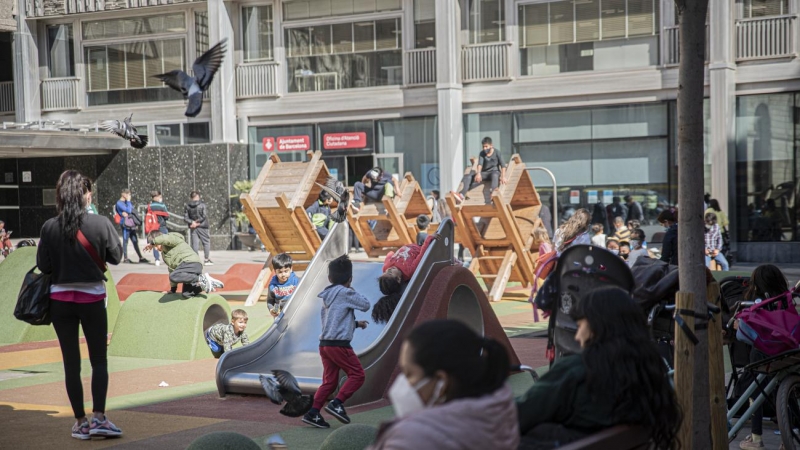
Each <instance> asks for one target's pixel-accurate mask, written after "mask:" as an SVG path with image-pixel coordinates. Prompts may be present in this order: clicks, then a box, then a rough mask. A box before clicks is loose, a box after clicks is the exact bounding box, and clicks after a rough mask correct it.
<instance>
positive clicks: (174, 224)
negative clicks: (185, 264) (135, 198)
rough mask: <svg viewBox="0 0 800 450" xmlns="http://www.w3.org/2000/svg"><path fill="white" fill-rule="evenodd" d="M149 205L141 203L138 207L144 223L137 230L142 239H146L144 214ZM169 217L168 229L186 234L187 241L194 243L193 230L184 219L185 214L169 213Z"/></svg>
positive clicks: (137, 209) (137, 210)
mask: <svg viewBox="0 0 800 450" xmlns="http://www.w3.org/2000/svg"><path fill="white" fill-rule="evenodd" d="M147 207H148V205H139V206H137V207H136V212H137V213H138V214H139V218H140V219H141V220H142V224H141V225H140V226H139V227H138V229H137V230H136V231H137V233H138V234H140V235H141V237H142V239H144V240H146V239H147V236H145V233H144V216H145V215H146V214H147ZM168 214H169V218H168V219H167V230H169V231H179V232H182V233H183V234H185V235H186V242H187V243H189V244H191V243H192V234H191V233H192V231H191V229H189V226H188V225H186V222H184V220H183V216H182V215H180V214H175V213H168Z"/></svg>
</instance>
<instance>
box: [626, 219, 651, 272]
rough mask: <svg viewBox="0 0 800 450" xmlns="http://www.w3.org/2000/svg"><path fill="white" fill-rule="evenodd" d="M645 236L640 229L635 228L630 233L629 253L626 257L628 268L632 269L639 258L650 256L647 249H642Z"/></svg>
mask: <svg viewBox="0 0 800 450" xmlns="http://www.w3.org/2000/svg"><path fill="white" fill-rule="evenodd" d="M644 240H645V234H644V231H642V229H641V228H636V229H635V230H633V231H631V251H630V254H629V255H628V267H633V265H634V264H636V260H637V259H639V258H640V257H647V256H650V255H649V254H648V253H647V249H646V248H644Z"/></svg>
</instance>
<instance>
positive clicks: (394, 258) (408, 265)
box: [383, 234, 435, 281]
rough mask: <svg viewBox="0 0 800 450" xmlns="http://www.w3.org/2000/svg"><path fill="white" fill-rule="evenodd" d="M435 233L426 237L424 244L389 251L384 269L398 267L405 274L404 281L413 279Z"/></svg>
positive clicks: (384, 262)
mask: <svg viewBox="0 0 800 450" xmlns="http://www.w3.org/2000/svg"><path fill="white" fill-rule="evenodd" d="M434 237H435V235H433V234H432V235H429V236H428V237H427V238H425V243H424V244H423V245H417V244H409V245H404V246H402V247H400V248H399V249H398V250H397V251H396V252H389V254H388V255H386V259H385V260H384V261H383V271H384V272H386V271H387V270H389V269H391V268H392V267H396V268H398V269H400V272H402V274H403V281H409V280H411V277H413V276H414V272H415V271H416V270H417V266H418V265H419V262H420V260H422V257H423V256H424V255H425V250H427V249H428V246H429V245H431V242H432V241H433V239H434Z"/></svg>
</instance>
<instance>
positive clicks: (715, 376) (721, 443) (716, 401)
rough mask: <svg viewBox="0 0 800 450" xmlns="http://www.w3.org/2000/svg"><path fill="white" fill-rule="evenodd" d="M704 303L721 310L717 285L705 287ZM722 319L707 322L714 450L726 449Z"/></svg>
mask: <svg viewBox="0 0 800 450" xmlns="http://www.w3.org/2000/svg"><path fill="white" fill-rule="evenodd" d="M706 301H708V302H709V303H711V304H713V305H716V306H717V307H718V308H721V305H720V301H721V297H720V295H719V283H717V282H716V281H713V282H711V283H710V284H709V285H708V286H706ZM722 346H723V344H722V317H721V316H720V315H718V316H717V317H715V318H714V320H710V321H708V377H709V378H708V386H709V395H710V402H711V442H712V447H713V448H714V450H722V449H727V448H728V425H727V424H728V422H727V417H726V415H727V412H728V411H727V403H726V398H725V362H724V361H723V357H722V352H723V347H722Z"/></svg>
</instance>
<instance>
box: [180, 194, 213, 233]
mask: <svg viewBox="0 0 800 450" xmlns="http://www.w3.org/2000/svg"><path fill="white" fill-rule="evenodd" d="M183 220H184V221H186V223H187V224H191V223H192V222H197V223H198V224H199V225H198V226H197V228H208V214H207V213H206V204H205V202H203V201H202V200H198V201H191V202H189V203H187V204H186V210H185V211H184V213H183Z"/></svg>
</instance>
